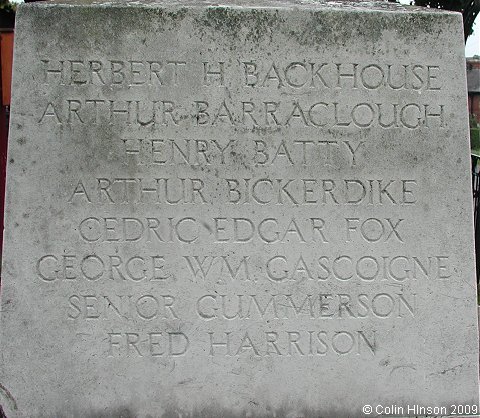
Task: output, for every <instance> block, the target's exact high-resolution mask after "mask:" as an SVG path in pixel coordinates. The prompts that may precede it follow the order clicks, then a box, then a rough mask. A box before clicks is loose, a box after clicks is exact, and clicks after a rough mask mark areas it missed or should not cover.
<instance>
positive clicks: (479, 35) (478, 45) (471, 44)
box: [10, 0, 480, 57]
mask: <svg viewBox="0 0 480 418" xmlns="http://www.w3.org/2000/svg"><path fill="white" fill-rule="evenodd" d="M10 1H11V2H12V3H22V2H23V0H10ZM400 3H402V4H410V0H400ZM473 30H474V32H473V35H470V37H469V38H468V41H467V45H466V46H465V56H467V57H473V56H474V55H480V15H478V17H477V20H476V21H475V25H474V26H473Z"/></svg>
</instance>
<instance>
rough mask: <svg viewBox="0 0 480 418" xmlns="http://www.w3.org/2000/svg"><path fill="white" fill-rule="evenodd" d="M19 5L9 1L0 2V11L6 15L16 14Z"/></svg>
mask: <svg viewBox="0 0 480 418" xmlns="http://www.w3.org/2000/svg"><path fill="white" fill-rule="evenodd" d="M16 8H17V5H16V4H15V3H10V1H9V0H0V11H1V12H6V13H15V10H16Z"/></svg>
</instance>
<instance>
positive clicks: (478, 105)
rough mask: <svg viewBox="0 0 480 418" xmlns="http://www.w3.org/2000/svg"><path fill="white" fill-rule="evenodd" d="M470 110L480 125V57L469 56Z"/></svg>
mask: <svg viewBox="0 0 480 418" xmlns="http://www.w3.org/2000/svg"><path fill="white" fill-rule="evenodd" d="M467 85H468V110H469V112H470V114H471V115H473V116H474V118H475V119H476V121H477V123H478V124H479V125H480V57H478V56H476V57H474V58H467Z"/></svg>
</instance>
